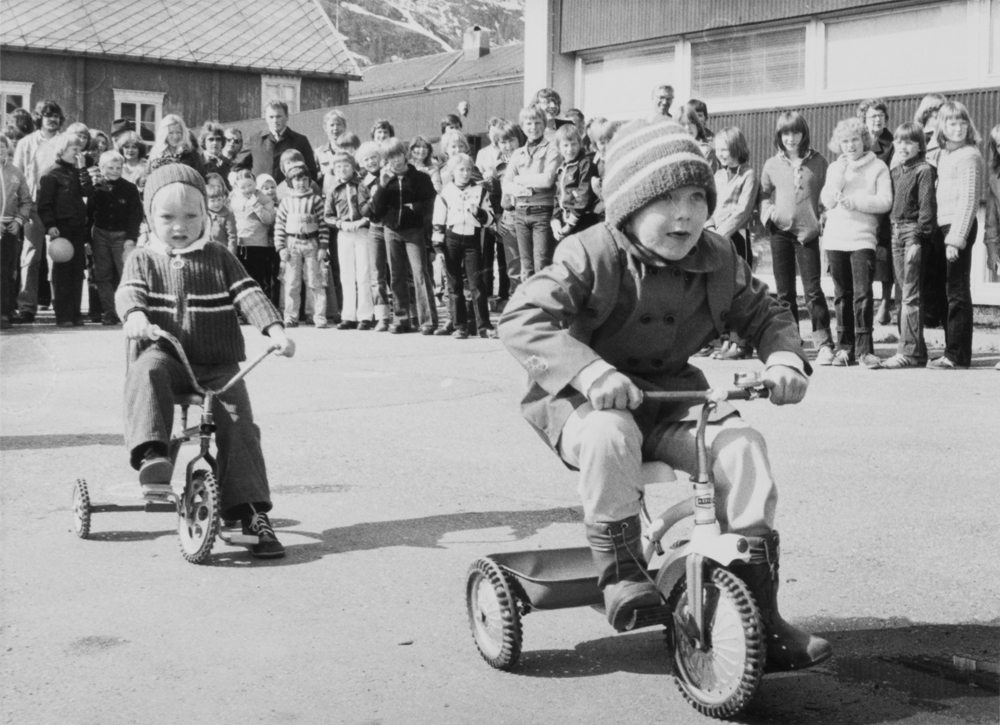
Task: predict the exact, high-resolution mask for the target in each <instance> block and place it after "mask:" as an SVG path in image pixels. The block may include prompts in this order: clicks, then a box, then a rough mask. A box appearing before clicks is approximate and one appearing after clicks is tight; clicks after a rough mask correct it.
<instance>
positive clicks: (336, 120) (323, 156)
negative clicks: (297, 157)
mask: <svg viewBox="0 0 1000 725" xmlns="http://www.w3.org/2000/svg"><path fill="white" fill-rule="evenodd" d="M323 131H324V132H325V133H326V143H325V144H323V145H321V146H317V147H316V148H315V149H313V153H314V154H315V155H316V165H317V166H318V167H319V173H320V177H321V179H320V186H322V187H323V195H324V196H326V195H327V193H328V189H327V187H328V186H329V185H330V183H331V182H332V181H333V157H334V156H336V155H337V154H339V153H340V152H341V151H342V149H341V148H340V137H341V136H343V135H344V133H346V131H347V119H346V118H344V114H343V113H341V112H340V111H338V110H337V109H336V108H334V109H332V110H330V111H327V112H326V115H324V116H323Z"/></svg>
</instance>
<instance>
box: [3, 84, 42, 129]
mask: <svg viewBox="0 0 1000 725" xmlns="http://www.w3.org/2000/svg"><path fill="white" fill-rule="evenodd" d="M33 85H34V83H18V82H16V81H0V102H2V103H3V105H2V107H0V114H2V118H0V128H6V127H7V115H8V114H9V113H11V112H12V111H14V110H16V109H18V108H23V109H24V110H26V111H28V112H30V111H31V87H32V86H33Z"/></svg>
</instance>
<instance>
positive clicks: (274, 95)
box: [260, 76, 302, 115]
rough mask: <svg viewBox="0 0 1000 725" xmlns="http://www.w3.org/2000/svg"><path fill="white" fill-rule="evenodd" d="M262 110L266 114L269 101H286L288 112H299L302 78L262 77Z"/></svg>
mask: <svg viewBox="0 0 1000 725" xmlns="http://www.w3.org/2000/svg"><path fill="white" fill-rule="evenodd" d="M260 82H261V86H260V112H261V115H263V114H264V109H265V108H267V103H268V101H284V102H285V103H287V104H288V113H289V114H292V113H298V112H299V92H300V91H301V90H302V79H301V78H289V77H288V76H261V77H260Z"/></svg>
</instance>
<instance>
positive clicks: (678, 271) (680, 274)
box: [673, 267, 684, 277]
mask: <svg viewBox="0 0 1000 725" xmlns="http://www.w3.org/2000/svg"><path fill="white" fill-rule="evenodd" d="M683 274H684V272H683V271H682V270H680V269H678V268H677V267H674V271H673V275H674V277H680V276H682V275H683Z"/></svg>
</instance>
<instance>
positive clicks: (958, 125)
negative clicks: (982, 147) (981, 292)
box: [927, 101, 983, 370]
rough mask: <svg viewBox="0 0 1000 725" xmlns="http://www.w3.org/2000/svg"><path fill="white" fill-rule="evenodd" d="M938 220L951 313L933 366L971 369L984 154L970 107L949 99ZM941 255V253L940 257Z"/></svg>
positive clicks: (941, 128) (942, 129) (942, 130)
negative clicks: (975, 249) (974, 267)
mask: <svg viewBox="0 0 1000 725" xmlns="http://www.w3.org/2000/svg"><path fill="white" fill-rule="evenodd" d="M937 123H938V130H937V142H938V147H939V148H940V150H941V152H940V154H939V155H938V163H937V172H938V184H937V223H938V226H939V227H940V228H941V236H940V238H938V239H936V240H935V242H934V243H935V244H938V245H941V246H943V247H944V255H945V259H946V267H945V293H946V296H947V298H948V312H947V317H946V318H945V327H944V340H945V345H944V355H942V356H941V357H939V358H937V359H936V360H931V361H930V362H929V363H928V364H927V367H929V368H932V369H935V370H954V369H956V368H968V367H969V365H971V364H972V288H971V281H970V280H971V274H972V245H973V243H974V242H975V241H976V230H977V224H978V222H977V221H976V211H977V210H978V208H979V201H980V199H982V198H983V157H982V155H981V154H980V153H979V148H978V144H979V142H980V140H981V139H980V136H979V131H977V130H976V127H975V125H974V124H973V123H972V119H971V118H970V117H969V111H968V109H966V107H965V106H964V105H962V104H961V103H958V102H957V101H949V102H948V103H945V104H944V105H943V106H941V109H940V110H939V111H938V118H937ZM938 257H939V258H940V254H939V255H938Z"/></svg>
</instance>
